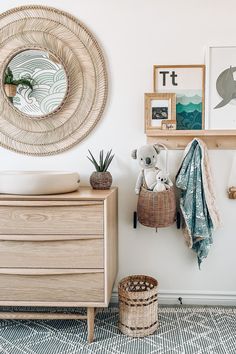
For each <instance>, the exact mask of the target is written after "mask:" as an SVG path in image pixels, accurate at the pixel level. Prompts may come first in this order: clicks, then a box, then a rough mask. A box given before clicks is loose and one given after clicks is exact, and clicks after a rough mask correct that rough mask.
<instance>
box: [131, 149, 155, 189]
mask: <svg viewBox="0 0 236 354" xmlns="http://www.w3.org/2000/svg"><path fill="white" fill-rule="evenodd" d="M160 151H161V150H160V148H159V146H158V145H144V146H141V147H140V148H139V149H135V150H133V152H132V158H133V159H137V160H138V163H139V165H140V167H141V168H142V170H141V171H140V173H139V176H138V179H137V182H136V186H135V193H136V194H139V192H140V189H141V187H142V186H145V187H146V188H147V189H149V190H153V188H154V186H155V185H156V176H157V173H158V172H159V171H160V169H159V168H157V167H156V164H157V156H158V154H159V153H160Z"/></svg>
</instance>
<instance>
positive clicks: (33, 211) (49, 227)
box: [0, 202, 103, 235]
mask: <svg viewBox="0 0 236 354" xmlns="http://www.w3.org/2000/svg"><path fill="white" fill-rule="evenodd" d="M25 204H27V203H25ZM40 204H42V203H40V202H38V203H37V204H36V205H35V206H32V205H30V204H29V206H28V205H27V206H26V205H23V206H9V205H6V206H5V205H4V206H3V205H1V206H0V234H66V235H68V234H71V235H72V234H85V235H86V234H94V235H98V234H103V203H102V202H100V203H99V202H86V203H80V204H78V203H76V204H74V205H54V206H50V204H48V205H42V206H41V205H40ZM44 204H45V203H44Z"/></svg>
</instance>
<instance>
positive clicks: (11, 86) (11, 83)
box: [4, 66, 33, 97]
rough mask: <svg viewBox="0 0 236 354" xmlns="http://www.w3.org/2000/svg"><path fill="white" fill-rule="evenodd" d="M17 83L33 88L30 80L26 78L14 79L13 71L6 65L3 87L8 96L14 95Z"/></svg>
mask: <svg viewBox="0 0 236 354" xmlns="http://www.w3.org/2000/svg"><path fill="white" fill-rule="evenodd" d="M18 85H23V86H28V87H30V88H31V90H33V85H32V81H31V80H29V79H26V78H22V79H18V80H14V77H13V73H12V71H11V69H10V67H9V66H8V68H7V70H6V71H5V76H4V89H5V92H6V95H7V96H8V97H14V96H15V95H16V90H17V86H18Z"/></svg>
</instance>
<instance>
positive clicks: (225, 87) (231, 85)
mask: <svg viewBox="0 0 236 354" xmlns="http://www.w3.org/2000/svg"><path fill="white" fill-rule="evenodd" d="M235 71H236V67H232V66H230V68H229V69H226V70H224V71H222V73H221V74H220V75H219V76H218V78H217V80H216V90H217V92H218V94H219V95H220V97H222V101H221V102H220V103H218V104H217V105H216V106H215V107H214V109H216V108H221V107H224V106H225V105H227V104H228V103H229V102H230V101H231V100H233V99H234V98H236V81H235V80H234V75H233V73H234V72H235Z"/></svg>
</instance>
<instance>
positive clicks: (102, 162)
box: [87, 149, 115, 172]
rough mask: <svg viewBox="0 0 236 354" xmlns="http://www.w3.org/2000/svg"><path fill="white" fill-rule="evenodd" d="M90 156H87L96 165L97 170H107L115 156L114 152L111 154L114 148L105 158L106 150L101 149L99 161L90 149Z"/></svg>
mask: <svg viewBox="0 0 236 354" xmlns="http://www.w3.org/2000/svg"><path fill="white" fill-rule="evenodd" d="M88 152H89V154H90V156H87V158H88V159H89V161H91V162H92V164H93V165H94V167H95V169H96V171H97V172H106V171H107V169H108V167H109V166H110V163H111V161H112V160H113V157H114V156H115V155H114V154H113V155H111V152H112V149H111V150H110V151H108V152H107V153H106V156H105V159H104V151H103V150H101V151H100V153H99V162H97V161H96V160H95V158H94V156H93V154H92V153H91V151H90V150H88Z"/></svg>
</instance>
